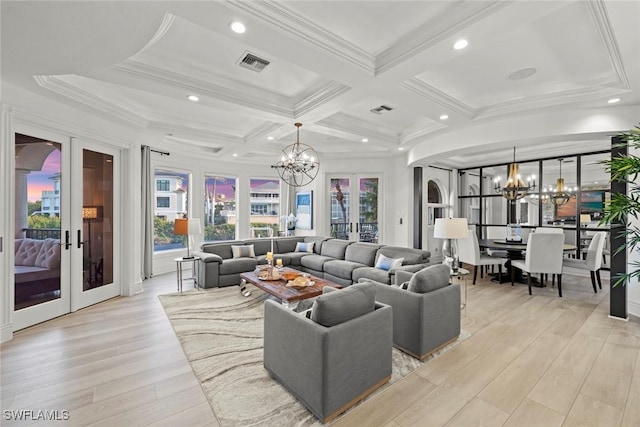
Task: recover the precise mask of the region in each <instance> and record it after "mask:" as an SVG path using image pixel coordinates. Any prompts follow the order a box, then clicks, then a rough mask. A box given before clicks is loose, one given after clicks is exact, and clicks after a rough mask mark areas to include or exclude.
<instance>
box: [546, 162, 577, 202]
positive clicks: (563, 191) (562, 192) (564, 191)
mask: <svg viewBox="0 0 640 427" xmlns="http://www.w3.org/2000/svg"><path fill="white" fill-rule="evenodd" d="M558 160H559V161H560V178H558V180H557V181H556V189H555V191H554V192H553V193H551V194H550V195H549V199H551V201H552V202H553V204H554V205H556V206H562V205H566V204H567V203H568V202H569V200H571V198H572V197H573V194H571V193H570V191H571V189H570V188H565V186H564V178H562V160H564V159H558Z"/></svg>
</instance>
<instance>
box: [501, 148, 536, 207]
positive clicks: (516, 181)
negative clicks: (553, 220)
mask: <svg viewBox="0 0 640 427" xmlns="http://www.w3.org/2000/svg"><path fill="white" fill-rule="evenodd" d="M519 168H520V166H519V165H518V164H517V163H516V147H513V163H511V164H510V165H509V176H508V178H507V182H506V183H505V185H504V186H502V185H501V184H500V181H502V178H501V177H499V176H497V177H496V178H495V179H494V181H493V189H494V191H495V192H496V193H502V196H503V197H504V198H506V199H508V200H518V199H522V198H523V197H525V196H526V195H527V194H528V193H529V192H530V191H533V190H535V188H536V176H535V175H531V176H529V177H527V183H526V184H525V182H524V181H523V180H522V178H521V177H520V172H519Z"/></svg>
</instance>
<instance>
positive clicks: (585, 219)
mask: <svg viewBox="0 0 640 427" xmlns="http://www.w3.org/2000/svg"><path fill="white" fill-rule="evenodd" d="M587 222H591V215H589V214H580V224H586V223H587Z"/></svg>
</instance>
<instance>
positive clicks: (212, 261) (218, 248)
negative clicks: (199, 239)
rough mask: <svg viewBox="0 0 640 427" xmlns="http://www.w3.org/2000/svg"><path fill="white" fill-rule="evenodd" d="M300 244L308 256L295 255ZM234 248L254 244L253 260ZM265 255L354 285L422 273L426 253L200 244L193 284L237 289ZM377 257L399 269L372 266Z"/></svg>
mask: <svg viewBox="0 0 640 427" xmlns="http://www.w3.org/2000/svg"><path fill="white" fill-rule="evenodd" d="M299 242H300V243H313V252H296V245H297V243H299ZM233 245H238V246H246V245H253V249H254V255H255V256H254V257H237V258H234V257H233V250H232V246H233ZM272 245H273V246H272ZM272 248H273V249H272ZM269 251H272V252H273V258H274V259H282V264H283V265H284V266H290V267H292V268H295V269H296V270H300V271H305V272H307V273H310V274H312V275H314V276H316V277H321V278H324V279H327V280H330V281H332V282H334V283H337V284H339V285H342V286H349V285H351V284H353V283H357V282H358V280H359V279H361V278H367V279H371V280H375V281H376V282H380V283H385V284H391V283H394V275H395V273H396V271H399V270H402V271H407V272H410V273H413V272H416V271H418V270H421V269H422V268H424V267H425V266H427V265H428V263H429V256H430V255H431V253H430V252H429V251H424V250H421V249H412V248H404V247H399V246H385V245H379V244H373V243H361V242H351V241H347V240H340V239H332V238H328V237H321V236H304V237H303V236H296V237H278V238H274V239H250V240H242V241H232V242H220V243H204V244H203V245H202V246H201V247H200V251H199V252H196V255H198V256H199V257H200V258H201V261H200V262H201V263H202V264H201V266H200V273H199V274H200V276H199V277H198V283H199V284H200V286H204V287H205V288H213V287H223V286H233V285H238V284H239V283H240V273H244V272H248V271H253V270H254V269H255V268H256V266H257V265H259V264H265V263H266V262H267V261H266V254H267V252H269ZM381 255H384V256H386V257H388V258H403V262H402V265H401V266H398V267H394V268H391V269H389V270H383V269H380V268H376V267H375V265H376V262H377V261H378V258H379V257H380V256H381Z"/></svg>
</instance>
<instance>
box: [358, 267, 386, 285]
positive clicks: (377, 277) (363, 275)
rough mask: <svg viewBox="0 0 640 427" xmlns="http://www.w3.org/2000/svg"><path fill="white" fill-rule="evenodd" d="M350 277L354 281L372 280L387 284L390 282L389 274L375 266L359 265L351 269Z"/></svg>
mask: <svg viewBox="0 0 640 427" xmlns="http://www.w3.org/2000/svg"><path fill="white" fill-rule="evenodd" d="M351 279H352V280H353V281H354V282H360V280H361V279H362V280H365V279H366V280H373V281H375V282H380V283H384V284H385V285H388V284H390V283H391V275H390V274H389V272H388V271H385V270H380V269H379V268H375V267H360V268H356V269H355V270H353V274H352V275H351Z"/></svg>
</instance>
